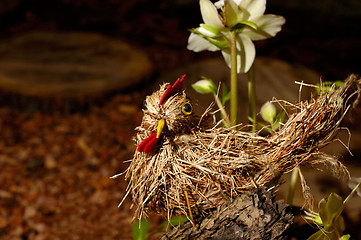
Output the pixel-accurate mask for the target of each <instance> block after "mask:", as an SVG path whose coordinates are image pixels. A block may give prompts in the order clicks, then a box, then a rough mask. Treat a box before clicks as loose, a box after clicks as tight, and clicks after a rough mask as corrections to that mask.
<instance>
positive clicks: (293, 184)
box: [287, 166, 299, 206]
mask: <svg viewBox="0 0 361 240" xmlns="http://www.w3.org/2000/svg"><path fill="white" fill-rule="evenodd" d="M298 172H299V167H298V166H297V167H295V168H294V169H293V170H292V175H291V182H290V189H289V191H288V198H287V204H288V205H290V206H291V205H292V201H293V197H294V195H295V189H296V184H297V180H298Z"/></svg>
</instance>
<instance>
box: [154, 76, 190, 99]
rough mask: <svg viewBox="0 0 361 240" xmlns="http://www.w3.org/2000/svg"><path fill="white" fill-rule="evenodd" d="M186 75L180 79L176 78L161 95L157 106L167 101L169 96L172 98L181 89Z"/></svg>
mask: <svg viewBox="0 0 361 240" xmlns="http://www.w3.org/2000/svg"><path fill="white" fill-rule="evenodd" d="M185 77H186V75H185V74H184V75H183V76H182V78H178V79H177V81H176V82H175V83H174V84H173V85H172V86H171V85H169V86H168V88H167V90H165V92H164V93H163V96H162V98H161V99H160V101H159V105H162V104H163V103H164V102H165V100H167V99H168V98H169V97H170V96H173V95H174V94H175V93H176V92H178V91H179V90H181V89H182V88H183V83H184V78H185Z"/></svg>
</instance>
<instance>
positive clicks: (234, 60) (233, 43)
mask: <svg viewBox="0 0 361 240" xmlns="http://www.w3.org/2000/svg"><path fill="white" fill-rule="evenodd" d="M236 36H237V35H236V31H233V32H231V43H230V48H231V125H232V126H233V125H235V124H237V107H238V104H237V102H238V100H237V46H236Z"/></svg>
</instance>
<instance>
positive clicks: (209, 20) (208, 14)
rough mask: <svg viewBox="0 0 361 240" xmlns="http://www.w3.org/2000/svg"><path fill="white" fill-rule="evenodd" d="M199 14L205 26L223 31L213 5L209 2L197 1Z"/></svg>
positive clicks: (207, 0) (204, 0)
mask: <svg viewBox="0 0 361 240" xmlns="http://www.w3.org/2000/svg"><path fill="white" fill-rule="evenodd" d="M199 5H200V7H201V14H202V18H203V21H204V23H205V24H207V25H209V26H212V27H214V28H216V29H223V28H224V25H223V23H222V21H221V19H220V18H219V16H218V11H217V9H216V7H215V6H214V5H213V3H212V2H211V1H209V0H199Z"/></svg>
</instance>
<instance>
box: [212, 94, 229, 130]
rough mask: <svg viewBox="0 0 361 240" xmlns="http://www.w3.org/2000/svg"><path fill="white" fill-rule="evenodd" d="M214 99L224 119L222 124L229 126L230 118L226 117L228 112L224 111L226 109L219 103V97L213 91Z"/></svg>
mask: <svg viewBox="0 0 361 240" xmlns="http://www.w3.org/2000/svg"><path fill="white" fill-rule="evenodd" d="M213 96H214V99H215V100H216V104H217V106H218V108H219V110H220V111H221V117H222V118H223V119H224V125H225V127H226V128H228V127H229V126H230V120H229V117H228V114H227V112H226V110H225V109H224V106H223V105H222V103H221V100H220V99H219V97H218V96H217V95H216V94H214V93H213Z"/></svg>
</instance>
